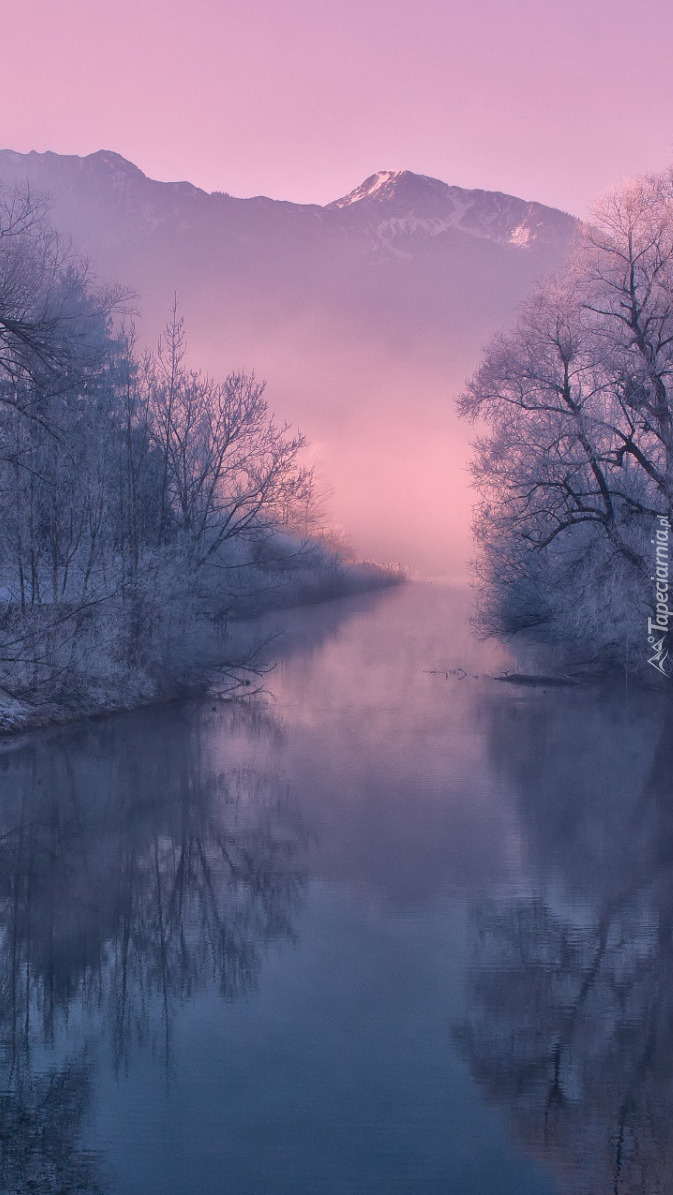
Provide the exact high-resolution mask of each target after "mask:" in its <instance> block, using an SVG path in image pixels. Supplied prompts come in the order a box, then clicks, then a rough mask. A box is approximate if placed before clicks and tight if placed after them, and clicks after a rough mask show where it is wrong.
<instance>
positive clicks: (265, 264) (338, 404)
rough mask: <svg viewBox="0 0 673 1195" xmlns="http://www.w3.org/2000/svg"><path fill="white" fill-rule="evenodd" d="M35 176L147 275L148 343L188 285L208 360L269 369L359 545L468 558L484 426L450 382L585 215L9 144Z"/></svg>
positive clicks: (406, 182)
mask: <svg viewBox="0 0 673 1195" xmlns="http://www.w3.org/2000/svg"><path fill="white" fill-rule="evenodd" d="M24 180H27V181H28V182H29V183H30V185H31V187H32V188H33V189H35V190H36V191H40V192H43V193H46V194H48V195H49V196H50V197H51V202H52V210H53V219H54V222H55V224H56V225H57V226H58V227H59V228H60V229H61V230H62V231H63V232H64V233H65V234H66V235H68V236H70V237H71V238H72V239H73V241H74V243H75V244H76V245H77V246H78V247H80V248H81V249H82V250H84V251H85V252H86V253H88V254H89V255H90V256H91V258H92V259H93V261H94V262H95V264H96V266H97V268H98V270H99V273H100V274H101V275H102V276H103V277H106V278H110V279H116V280H119V281H122V282H124V283H125V284H127V285H130V286H132V287H133V288H134V289H135V290H136V292H137V294H138V302H139V306H140V309H141V313H142V316H141V322H140V332H141V335H143V336H144V337H145V338H146V339H147V340H148V341H149V342H150V343H151V342H153V341H154V340H155V339H156V336H157V334H158V332H159V330H160V328H161V326H162V324H163V322H164V319H165V315H166V312H167V311H168V308H169V306H170V304H171V302H172V298H173V294H174V292H177V295H178V299H179V303H180V307H181V310H182V313H183V314H184V316H185V318H186V321H187V326H188V334H189V337H190V342H191V346H192V356H193V359H194V360H195V362H196V361H198V362H200V363H203V364H205V365H206V366H207V367H208V368H209V369H210V370H211V371H212V372H215V373H222V372H226V371H228V370H229V369H231V368H232V367H245V368H252V367H254V368H255V369H256V371H257V373H258V375H261V376H263V377H266V378H267V379H268V382H269V398H270V401H271V404H272V406H273V407H274V408H275V409H276V410H278V412H279V413H280V414H281V415H282V416H284V417H286V418H288V419H290V420H292V421H293V422H298V423H299V424H300V425H301V426H302V429H303V430H305V431H306V432H307V434H308V435H309V437H310V439H311V440H312V442H313V443H314V451H315V453H316V456H317V458H318V459H319V461H320V464H321V468H322V472H323V473H324V474H325V476H326V478H327V481H328V482H329V484H330V485H331V486H332V487H333V488H334V491H335V493H334V498H333V510H334V512H335V515H336V518H337V519H338V521H339V522H341V523H342V524H343V525H344V526H345V527H346V529H347V530H348V532H349V533H350V534H351V535H352V537H353V539H354V541H355V543H356V546H357V547H358V549H359V550H360V551H361V552H365V553H370V554H372V555H376V556H379V557H381V556H387V557H394V558H399V559H403V560H406V561H408V562H409V563H411V565H412V567H417V568H419V570H420V571H421V572H423V573H424V574H442V575H446V574H449V575H454V574H456V573H457V572H460V571H461V569H462V562H463V561H464V559H465V557H466V556H467V555H468V554H469V537H468V531H467V528H468V523H469V504H470V495H469V491H468V487H467V481H466V475H465V470H464V467H463V466H464V461H465V458H466V455H467V443H466V441H467V435H466V431H465V429H464V428H463V427H461V426H460V425H458V424H457V422H456V419H455V415H454V411H453V406H452V398H453V396H454V395H455V393H456V392H457V391H458V390H459V389H460V387H461V385H462V382H463V380H464V378H465V376H466V375H467V374H469V373H470V372H471V371H472V369H473V368H474V366H475V365H476V363H477V361H478V359H479V353H480V350H481V348H482V346H483V345H484V343H485V341H486V340H487V339H488V338H489V337H490V336H491V334H492V333H493V332H494V331H495V330H496V329H497V328H498V327H500V326H502V325H503V324H504V323H507V322H509V321H510V320H511V319H512V317H513V315H514V313H515V311H516V306H517V303H518V302H519V301H520V299H521V298H522V296H523V295H524V294H525V293H526V292H527V291H528V290H529V288H530V287H531V285H532V284H533V282H534V281H535V280H536V279H537V278H540V277H542V276H544V275H546V274H548V273H550V272H552V271H554V270H557V269H558V268H559V267H560V266H562V264H563V262H564V260H565V258H566V255H567V252H568V246H569V244H570V242H571V240H572V236H573V234H574V230H575V226H576V225H575V221H574V220H573V218H572V217H570V216H568V215H566V214H564V213H562V212H559V211H556V210H555V209H552V208H548V207H544V206H542V205H540V204H536V203H528V202H526V201H524V200H521V199H517V198H515V197H513V196H507V195H501V194H499V193H494V192H485V191H471V190H464V189H461V188H459V187H452V186H449V185H448V184H446V183H443V182H441V181H440V180H438V179H432V178H428V177H426V176H423V175H417V174H412V173H411V172H409V171H401V172H392V171H381V172H380V173H378V174H375V175H372V176H371V177H370V178H368V179H367V180H365V182H364V183H362V184H361V185H360V186H359V187H357V188H356V189H355V190H354V191H352V192H350V194H349V195H347V196H344V197H343V198H340V199H336V200H335V201H334V202H333V203H330V204H328V205H327V206H325V207H320V206H318V205H311V204H294V203H288V202H282V201H277V200H272V199H267V198H264V197H258V198H254V199H236V198H234V197H232V196H229V195H225V194H220V193H214V194H212V195H211V194H208V193H206V192H205V191H202V190H200V189H199V188H198V187H194V186H192V185H191V184H190V183H187V182H179V183H162V182H156V181H154V180H152V179H148V178H147V177H146V176H145V175H144V174H143V173H142V171H141V170H139V169H138V168H137V167H136V166H134V165H132V164H131V163H130V162H127V161H126V160H125V159H124V158H122V157H121V156H120V155H118V154H115V153H112V152H110V151H101V152H99V153H96V154H91V155H89V156H88V157H86V158H78V157H68V156H62V155H58V154H53V153H45V154H37V153H31V154H17V153H14V152H12V151H10V150H5V151H1V152H0V184H3V183H4V184H5V185H9V186H11V185H15V184H17V183H21V182H23V181H24Z"/></svg>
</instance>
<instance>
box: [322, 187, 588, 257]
mask: <svg viewBox="0 0 673 1195" xmlns="http://www.w3.org/2000/svg"><path fill="white" fill-rule="evenodd" d="M328 209H332V210H335V209H336V210H340V211H342V212H344V213H350V214H351V217H352V218H353V219H355V218H357V219H362V218H364V219H365V220H367V222H368V224H369V228H370V233H372V234H374V235H375V236H376V237H377V238H379V239H380V240H381V241H383V242H385V243H387V244H388V245H389V247H391V248H394V247H395V245H396V246H397V250H398V251H404V249H403V247H402V245H403V242H404V241H405V240H406V241H407V242H408V240H409V238H410V237H413V238H417V237H418V236H419V235H423V236H426V237H427V236H430V237H436V236H439V235H440V234H442V233H446V232H448V231H449V230H450V229H457V230H458V231H460V232H463V233H467V234H469V235H470V236H474V237H479V238H483V239H486V240H491V241H495V242H497V243H498V244H503V245H512V246H514V247H516V248H518V249H527V248H529V247H530V246H531V245H532V244H533V242H535V241H537V240H538V239H539V238H540V237H542V239H543V240H549V238H550V235H551V236H552V237H553V236H554V234H555V233H556V232H557V233H558V235H560V236H561V237H567V235H568V227H566V225H567V226H569V225H570V224H571V223H572V218H571V217H569V216H566V215H565V214H564V213H561V212H557V211H556V210H555V209H552V208H545V207H543V205H542V204H538V203H528V202H526V201H525V200H523V199H518V198H516V197H515V196H513V195H504V194H502V193H501V192H498V191H479V190H467V189H465V188H463V187H455V186H450V185H449V184H448V183H445V182H442V181H441V179H438V178H431V177H430V176H429V175H425V174H414V173H413V172H412V171H411V170H380V171H379V172H378V173H377V174H372V175H370V176H369V178H366V179H365V181H364V182H363V183H361V184H360V186H359V187H356V188H355V189H354V190H353V191H350V192H349V193H348V195H344V196H343V197H342V198H341V199H335V200H334V202H333V203H330V204H328Z"/></svg>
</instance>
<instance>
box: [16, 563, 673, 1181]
mask: <svg viewBox="0 0 673 1195" xmlns="http://www.w3.org/2000/svg"><path fill="white" fill-rule="evenodd" d="M468 614H469V600H467V599H466V598H465V596H463V595H461V594H460V593H456V592H455V591H450V590H448V589H446V590H440V589H437V588H435V587H432V586H408V587H403V588H401V589H399V590H397V591H389V592H388V593H386V594H382V595H379V596H377V597H376V599H374V598H371V597H369V598H360V599H356V600H354V601H352V602H351V601H346V602H341V603H338V602H337V603H333V604H328V605H327V606H324V607H320V608H319V607H316V608H315V609H313V610H304V611H297V612H295V613H290V614H287V615H283V616H282V619H280V621H281V622H284V623H285V625H286V626H288V627H289V628H290V636H289V645H288V644H286V645H285V647H284V648H283V650H282V654H281V661H280V664H279V666H278V667H277V669H276V670H275V671H274V672H272V673H271V674H270V675H269V677H268V678H267V682H266V683H267V687H268V689H269V691H270V692H269V696H268V704H267V705H266V706H265V707H264V706H262V707H259V706H258V707H254V708H253V707H252V706H251V705H244V706H238V707H232V706H226V705H225V706H223V705H217V706H213V705H212V703H203V704H201V705H197V704H194V705H188V706H186V707H185V706H183V707H178V706H176V707H171V708H164V709H161V710H159V709H157V710H154V711H145V712H142V713H136V714H134V715H129V716H124V717H118V718H114V719H111V720H109V721H105V722H99V723H90V724H87V725H84V726H81V727H79V728H77V727H73V728H70V729H68V730H62V731H58V732H53V733H49V734H41V735H35V736H33V737H32V738H30V739H29V740H27V741H26V742H25V743H24V744H23V745H15V746H14V747H13V748H11V749H9V748H5V750H4V752H3V753H0V784H2V790H3V792H2V806H1V807H0V1065H1V1067H2V1072H1V1074H2V1081H1V1082H0V1089H1V1090H0V1187H1V1189H2V1191H3V1192H5V1191H6V1192H12V1193H14V1195H15V1193H17V1192H21V1195H23V1193H24V1192H25V1193H26V1195H27V1193H28V1191H35V1190H37V1191H40V1192H45V1193H46V1195H50V1193H52V1192H53V1193H54V1195H56V1192H59V1193H65V1192H76V1193H81V1195H84V1193H85V1192H88V1193H93V1192H98V1191H100V1192H103V1191H104V1192H106V1193H109V1195H141V1193H142V1195H185V1193H186V1192H191V1191H193V1190H194V1191H196V1190H198V1192H199V1195H220V1192H221V1191H222V1189H223V1188H222V1182H223V1178H222V1176H223V1175H226V1176H227V1178H226V1181H227V1183H228V1184H229V1187H228V1189H229V1190H231V1191H232V1192H234V1193H235V1195H268V1193H269V1192H271V1191H273V1195H318V1193H320V1195H346V1193H348V1195H446V1193H447V1192H449V1191H450V1192H452V1193H454V1192H455V1195H550V1192H551V1191H552V1190H554V1192H557V1191H558V1190H562V1191H563V1192H564V1195H603V1192H609V1193H611V1195H636V1192H639V1193H640V1192H642V1193H644V1195H660V1193H661V1195H663V1192H664V1191H667V1192H668V1191H670V1190H671V1188H672V1187H673V1173H672V1169H673V1161H672V1158H673V1139H672V1138H673V1133H672V1130H671V1127H670V1126H671V1125H672V1124H673V1083H672V1081H671V1079H670V1070H671V1067H670V1062H671V1056H672V1054H673V941H672V933H673V803H672V802H671V799H670V797H671V793H672V790H673V785H672V784H671V777H672V775H673V734H672V733H671V731H672V729H673V725H672V723H671V709H670V707H669V706H668V705H667V703H666V702H665V701H664V700H663V698H662V696H661V694H651V695H649V696H648V695H645V694H640V695H635V694H631V695H630V696H629V695H628V694H627V695H625V694H624V693H621V694H613V695H606V694H604V693H598V692H594V691H591V692H589V691H581V690H574V689H571V690H564V689H554V690H549V691H547V692H545V691H543V690H542V689H537V688H535V689H531V688H526V689H525V690H518V689H516V688H515V687H513V686H509V685H502V684H499V683H498V682H497V681H494V680H492V679H489V673H491V674H492V673H493V672H499V671H501V669H502V667H506V666H509V661H508V659H507V657H506V654H505V649H501V648H498V647H494V646H492V645H490V646H485V647H484V646H483V645H479V644H476V643H475V642H473V641H472V640H470V638H469V636H468V634H467V632H466V622H467V617H468ZM271 629H272V630H273V625H272V626H271ZM461 678H462V679H461ZM309 847H310V853H309V850H308V848H309ZM309 868H310V883H309V882H308V878H307V877H308V876H309ZM295 935H296V936H295ZM274 943H276V944H278V945H279V947H280V949H270V947H271V945H272V944H274ZM290 943H292V947H293V948H292V949H291V950H290V949H286V947H287V946H288V945H289V944H290ZM242 997H245V998H242ZM449 1024H454V1025H456V1026H457V1029H456V1031H455V1034H454V1037H453V1039H452V1041H451V1043H450V1048H448V1049H438V1042H440V1041H444V1042H445V1043H446V1026H447V1025H449ZM465 1059H467V1060H468V1062H469V1070H470V1072H471V1074H468V1073H467V1072H466V1068H465V1066H464V1060H465ZM3 1092H4V1094H3ZM507 1124H509V1126H510V1129H513V1131H510V1132H509V1133H508V1132H507V1131H506V1125H507ZM86 1142H88V1143H89V1144H91V1145H92V1148H91V1150H89V1151H87V1150H86V1149H85V1147H84V1143H86ZM93 1146H95V1149H94V1148H93ZM531 1158H533V1159H535V1162H534V1163H533V1162H531V1161H530V1159H531ZM554 1174H556V1176H557V1179H558V1184H557V1185H555V1184H554V1178H553V1175H554Z"/></svg>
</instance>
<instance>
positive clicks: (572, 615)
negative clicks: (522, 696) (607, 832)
mask: <svg viewBox="0 0 673 1195" xmlns="http://www.w3.org/2000/svg"><path fill="white" fill-rule="evenodd" d="M672 381H673V173H670V174H667V175H665V176H658V177H656V178H648V179H644V180H640V181H638V182H636V183H633V184H630V185H629V186H627V187H625V188H622V189H621V190H619V191H615V192H613V193H612V194H611V195H610V196H608V198H607V199H606V200H605V201H604V202H603V203H602V204H601V205H600V207H599V208H598V209H597V211H596V215H595V220H594V222H593V223H592V224H591V225H588V226H587V227H586V228H585V229H584V230H583V231H582V233H581V236H580V239H579V243H578V246H577V251H576V254H575V258H574V260H573V262H572V265H571V268H570V269H569V271H568V273H567V275H566V276H565V277H564V278H563V279H560V280H554V281H552V282H550V283H548V284H547V285H545V286H543V287H541V288H540V289H539V290H538V291H537V292H536V293H535V294H534V295H533V296H532V298H531V299H530V300H529V301H528V302H527V303H526V305H525V306H524V308H523V310H522V313H521V318H520V320H519V323H518V325H517V327H516V328H515V329H514V330H513V331H512V332H510V333H508V334H505V335H501V336H499V337H498V338H497V339H496V340H495V341H494V342H493V343H492V344H491V346H490V348H489V350H488V352H487V354H486V356H485V359H484V361H483V363H482V365H481V367H480V369H479V370H478V371H477V373H476V374H475V376H474V377H473V378H472V380H471V381H470V382H469V384H468V386H467V387H466V390H465V392H464V394H463V395H462V397H461V400H460V409H461V412H462V413H463V414H464V415H466V416H467V417H469V418H470V419H472V420H474V421H475V422H477V423H478V424H479V426H480V429H481V431H480V435H479V438H478V439H477V441H476V445H475V448H476V452H475V458H474V461H473V474H474V479H475V483H476V486H477V489H478V491H479V495H480V501H479V503H478V506H477V510H476V517H475V533H476V540H477V545H478V547H477V551H478V559H477V565H476V567H477V572H478V576H479V595H480V614H479V619H480V622H481V625H482V627H483V628H484V629H485V630H487V631H489V632H496V633H502V632H509V631H514V630H519V629H522V628H524V627H533V626H535V627H541V626H544V627H547V628H548V629H549V631H550V633H551V634H552V636H553V637H554V638H556V639H557V640H558V639H560V640H564V641H568V642H571V641H572V642H574V643H575V644H577V645H582V646H584V647H588V648H590V649H592V650H593V651H596V652H597V653H598V655H599V656H600V657H601V659H602V660H603V661H606V660H613V661H616V660H618V659H620V660H622V661H623V660H624V657H625V654H627V653H628V651H629V643H630V642H633V641H634V640H635V639H636V638H637V637H638V636H641V637H642V628H643V626H646V625H647V612H648V611H649V612H650V613H651V612H652V610H653V605H654V598H653V593H654V586H653V585H652V583H651V574H652V572H653V564H654V560H655V557H654V552H653V551H652V549H651V543H650V541H651V539H652V537H653V534H654V529H655V527H656V526H657V523H656V519H657V516H661V517H663V518H666V519H668V521H669V523H670V522H671V521H672V520H673V396H672V393H671V384H672ZM641 654H642V653H641Z"/></svg>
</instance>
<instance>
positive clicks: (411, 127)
mask: <svg viewBox="0 0 673 1195" xmlns="http://www.w3.org/2000/svg"><path fill="white" fill-rule="evenodd" d="M4 12H5V17H6V18H11V19H5V21H4V22H3V30H2V44H1V46H0V65H1V70H0V111H2V114H3V115H2V118H0V143H1V144H3V145H7V146H11V147H12V148H13V149H17V150H22V151H28V150H31V149H37V150H47V149H50V150H54V151H57V152H60V153H77V154H86V153H90V152H93V151H95V150H98V149H100V148H102V147H105V148H110V149H115V150H117V151H118V152H120V153H122V154H123V155H124V156H125V157H127V158H129V159H130V160H131V161H134V162H136V163H137V164H138V165H139V166H141V168H142V169H143V170H144V171H145V172H146V173H147V174H148V175H150V176H151V177H153V178H159V179H169V180H170V179H189V180H190V181H191V182H194V183H195V184H197V185H199V186H203V187H204V188H205V189H207V190H216V189H219V190H225V191H229V192H231V193H232V194H235V195H242V196H246V195H255V194H265V195H271V196H273V197H275V198H284V199H291V200H294V201H299V202H318V203H326V202H328V201H329V200H331V199H333V198H334V197H335V196H337V195H341V194H344V193H345V192H346V191H348V190H350V188H351V187H352V186H354V185H355V184H356V182H358V181H359V180H361V179H362V178H365V177H366V176H367V175H368V174H371V173H372V172H373V171H375V170H380V169H392V170H396V169H410V170H415V171H418V172H420V173H424V174H431V175H434V176H436V177H438V178H443V179H446V180H447V181H448V182H451V183H455V184H458V185H460V186H467V187H483V188H485V189H488V190H500V191H505V192H507V193H510V194H514V195H521V196H523V197H525V198H527V199H536V200H538V201H540V202H545V203H548V204H550V205H552V206H554V207H560V208H562V209H564V210H567V211H572V212H574V213H575V214H576V215H580V216H582V215H584V214H585V213H586V211H587V209H588V206H589V204H590V203H591V202H592V200H593V199H594V197H595V196H596V194H597V193H598V192H600V191H602V190H603V189H604V188H605V187H607V186H608V185H610V184H612V183H613V182H615V181H616V180H617V179H619V178H622V177H623V176H625V175H632V174H636V173H640V172H642V171H645V170H656V169H660V168H662V167H663V166H665V165H666V164H667V162H668V160H669V158H670V156H671V126H670V112H671V110H672V102H673V72H672V71H671V65H670V47H671V41H672V36H673V8H672V7H671V5H670V4H669V3H668V2H667V0H644V2H642V3H641V4H640V5H639V6H638V10H637V14H636V12H635V10H634V8H633V5H631V4H629V3H627V0H610V2H609V3H608V0H590V2H589V3H586V2H585V0H565V2H564V3H563V4H554V5H551V4H536V3H533V2H532V0H510V3H505V4H503V3H502V0H476V2H475V3H471V4H465V3H455V2H451V0H449V2H447V0H387V2H386V3H385V4H383V3H371V2H370V3H365V4H363V3H359V2H356V0H339V2H338V3H337V2H336V0H330V2H325V0H285V2H284V3H279V2H278V0H246V2H243V0H227V3H224V4H222V3H221V2H219V0H191V2H190V3H187V2H186V0H162V2H161V3H159V2H158V0H140V2H138V0H118V2H117V3H115V4H114V5H113V4H109V3H101V4H92V3H90V0H61V2H60V3H58V4H54V3H53V2H52V0H25V2H24V3H23V4H21V5H20V6H19V5H17V4H6V5H5V9H4ZM645 113H646V114H647V116H646V117H645V115H644V114H645Z"/></svg>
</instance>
